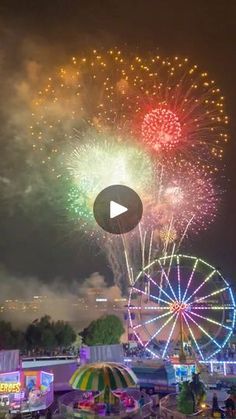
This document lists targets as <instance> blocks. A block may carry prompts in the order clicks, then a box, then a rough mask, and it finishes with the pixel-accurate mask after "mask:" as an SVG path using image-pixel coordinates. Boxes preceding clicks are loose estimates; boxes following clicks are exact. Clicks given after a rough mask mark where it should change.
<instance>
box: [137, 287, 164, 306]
mask: <svg viewBox="0 0 236 419" xmlns="http://www.w3.org/2000/svg"><path fill="white" fill-rule="evenodd" d="M133 290H134V291H137V292H140V293H141V294H144V295H147V297H151V298H153V299H154V300H161V301H163V303H167V304H169V303H168V301H166V300H162V299H160V298H158V297H155V295H152V294H148V293H147V292H145V291H142V290H140V289H138V288H135V287H133Z"/></svg>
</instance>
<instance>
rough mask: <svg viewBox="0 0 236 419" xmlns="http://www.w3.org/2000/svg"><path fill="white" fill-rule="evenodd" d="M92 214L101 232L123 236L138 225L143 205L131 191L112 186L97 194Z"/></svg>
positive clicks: (125, 187) (127, 188)
mask: <svg viewBox="0 0 236 419" xmlns="http://www.w3.org/2000/svg"><path fill="white" fill-rule="evenodd" d="M93 213H94V218H95V220H96V222H97V223H98V224H99V226H100V227H102V228H103V230H105V231H107V232H108V233H113V234H123V233H128V232H129V231H131V230H133V228H135V227H136V225H137V224H138V223H139V221H140V220H141V218H142V213H143V205H142V201H141V199H140V198H139V196H138V194H137V193H136V192H135V191H134V190H133V189H131V188H129V187H127V186H123V185H112V186H108V188H106V189H103V190H102V191H101V192H100V193H99V194H98V196H97V198H96V199H95V202H94V206H93Z"/></svg>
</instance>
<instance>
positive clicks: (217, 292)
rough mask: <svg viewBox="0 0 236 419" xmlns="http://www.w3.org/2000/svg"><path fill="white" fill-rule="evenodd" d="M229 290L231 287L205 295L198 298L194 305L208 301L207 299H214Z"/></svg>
mask: <svg viewBox="0 0 236 419" xmlns="http://www.w3.org/2000/svg"><path fill="white" fill-rule="evenodd" d="M228 289H229V287H224V288H221V289H219V290H217V291H213V292H212V293H211V294H208V295H204V296H203V297H200V298H198V299H197V300H195V301H194V302H193V303H198V302H199V301H203V300H206V299H207V298H209V297H213V296H214V295H217V294H220V293H221V292H224V291H226V290H228ZM193 303H190V304H193Z"/></svg>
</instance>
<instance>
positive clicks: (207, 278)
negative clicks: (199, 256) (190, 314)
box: [184, 269, 217, 303]
mask: <svg viewBox="0 0 236 419" xmlns="http://www.w3.org/2000/svg"><path fill="white" fill-rule="evenodd" d="M216 272H217V270H216V269H213V271H212V272H211V273H210V274H209V275H208V276H207V277H206V278H205V279H204V281H203V282H201V284H200V285H199V286H198V287H197V288H196V289H195V291H194V292H193V293H192V294H191V295H190V296H189V297H188V298H187V300H185V301H184V302H185V303H188V302H189V300H191V298H192V297H193V296H194V295H196V294H197V292H198V291H199V290H200V289H201V288H202V287H203V286H204V285H205V284H206V283H207V282H208V281H210V279H211V278H212V277H213V275H214V274H215V273H216Z"/></svg>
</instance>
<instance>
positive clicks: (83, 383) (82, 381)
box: [70, 362, 137, 391]
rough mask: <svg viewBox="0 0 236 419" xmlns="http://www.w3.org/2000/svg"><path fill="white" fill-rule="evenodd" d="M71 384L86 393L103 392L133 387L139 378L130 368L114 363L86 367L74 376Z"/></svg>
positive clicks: (81, 368)
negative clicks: (108, 389)
mask: <svg viewBox="0 0 236 419" xmlns="http://www.w3.org/2000/svg"><path fill="white" fill-rule="evenodd" d="M70 384H71V386H72V387H73V388H74V389H79V390H84V391H102V390H103V389H104V388H105V387H109V388H110V389H111V390H115V389H117V388H127V387H133V386H135V385H136V384H137V377H136V375H135V374H134V373H133V371H132V370H131V369H130V368H127V367H126V366H124V365H122V364H116V363H113V362H103V363H95V364H87V365H84V366H82V367H80V368H78V370H76V371H75V373H74V374H73V375H72V377H71V379H70Z"/></svg>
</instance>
